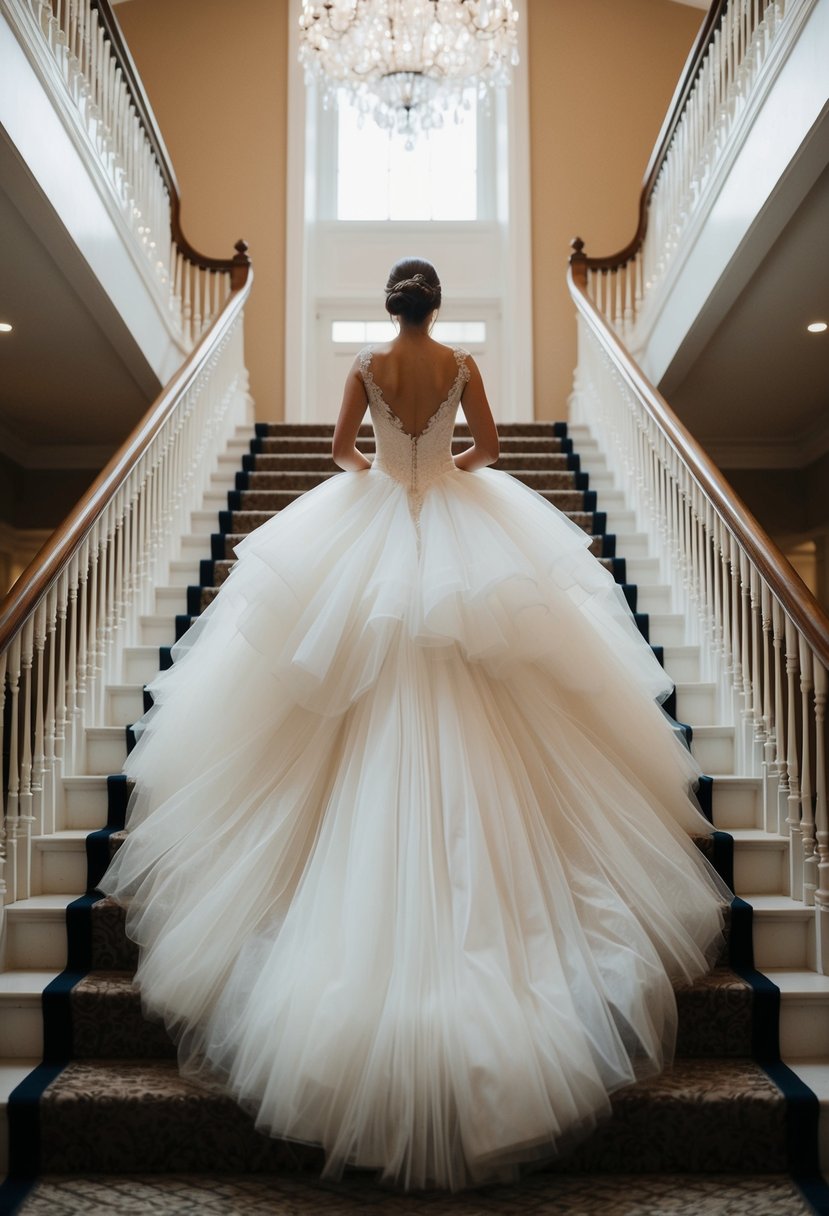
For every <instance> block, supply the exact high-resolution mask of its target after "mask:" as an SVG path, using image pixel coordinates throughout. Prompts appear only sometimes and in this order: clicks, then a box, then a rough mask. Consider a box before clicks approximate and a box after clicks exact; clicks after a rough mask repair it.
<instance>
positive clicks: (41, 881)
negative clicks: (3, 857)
mask: <svg viewBox="0 0 829 1216" xmlns="http://www.w3.org/2000/svg"><path fill="white" fill-rule="evenodd" d="M87 835H88V833H87V832H86V831H85V829H83V828H80V829H79V828H67V829H64V830H63V831H60V832H52V833H51V834H50V835H48V836H33V837H32V891H33V892H34V893H41V894H44V895H62V894H66V895H72V897H73V898H74V897H75V896H77V895H78V893H79V892H81V891H84V890H85V889H86V837H87Z"/></svg>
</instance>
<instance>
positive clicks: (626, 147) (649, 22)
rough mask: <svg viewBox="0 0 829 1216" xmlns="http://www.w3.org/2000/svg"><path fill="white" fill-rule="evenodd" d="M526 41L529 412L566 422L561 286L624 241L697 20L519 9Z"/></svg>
mask: <svg viewBox="0 0 829 1216" xmlns="http://www.w3.org/2000/svg"><path fill="white" fill-rule="evenodd" d="M527 5H528V20H529V37H530V128H531V130H530V136H531V146H530V155H531V165H532V216H533V218H532V243H533V342H534V347H535V368H534V370H535V412H536V417H538V418H563V417H565V416H566V400H567V395H568V393H569V392H570V389H571V387H572V375H573V367H574V365H575V359H576V330H575V321H574V317H573V306H572V304H571V302H570V296H569V293H568V291H567V287H566V283H565V273H566V265H567V256H568V253H569V243H570V240H571V238H572V237H574V236H580V237H581V238H582V240H584V242H585V245H586V252H587V253H588V254H593V255H596V256H597V255H600V254H607V253H614V252H615V251H616V250H618V249H621V248H622V247H623V246H624V245H626V244H627V242H628V241H629V240H630V239H631V237H632V236H633V234H634V232H635V230H636V222H637V216H638V205H639V191H640V186H641V182H642V177H643V175H644V170H645V166H646V164H647V162H648V158H649V156H650V153H651V150H652V148H653V145H654V143H655V141H656V137H657V134H658V133H659V128H660V126H661V123H662V119H663V118H664V115H665V111H666V110H667V107H668V104H669V102H670V100H671V96H672V95H673V91H674V88H675V87H676V84H677V81H678V79H679V75H680V72H681V71H682V66H683V64H684V62H685V58H686V56H687V54H688V52H689V50H690V49H691V46H692V44H693V41H694V38H695V36H696V33H697V30H698V29H699V26H700V22H701V20H702V16H703V14H702V13H701V12H700V10H699V9H694V8H690V7H688V6H686V5H684V4H669V3H667V2H666V0H578V3H577V4H572V3H566V2H565V0H527Z"/></svg>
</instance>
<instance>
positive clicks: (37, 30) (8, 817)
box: [0, 0, 252, 939]
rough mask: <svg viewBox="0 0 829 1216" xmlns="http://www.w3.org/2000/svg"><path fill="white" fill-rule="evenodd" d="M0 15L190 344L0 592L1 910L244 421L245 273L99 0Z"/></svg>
mask: <svg viewBox="0 0 829 1216" xmlns="http://www.w3.org/2000/svg"><path fill="white" fill-rule="evenodd" d="M0 15H2V16H3V17H4V18H5V19H6V20H7V21H8V22H9V24H10V26H11V27H12V29H13V30H14V31H15V34H16V36H17V38H18V40H19V42H20V44H21V46H23V47H24V49H25V51H26V54H27V56H28V58H29V61H30V63H31V64H32V65H33V67H34V68H35V70H36V71H37V72H38V74H39V78H40V80H41V82H42V84H43V86H44V88H45V89H46V90H47V91H48V92H49V95H50V97H51V99H52V102H53V104H54V105H55V107H56V109H57V111H58V113H59V114H60V115H61V118H62V121H63V122H64V124H65V126H66V128H67V130H69V131H70V133H71V134H72V136H73V138H74V139H75V141H76V146H77V147H78V148H79V149H80V150H81V151H82V154H83V155H84V158H85V161H86V164H87V166H88V167H89V169H90V172H93V173H95V174H97V177H98V182H99V185H102V188H104V189H105V190H106V191H108V192H109V198H110V202H111V203H112V204H113V206H112V207H111V214H114V215H117V216H120V220H121V221H122V223H121V233H122V239H123V240H124V242H125V244H127V246H131V247H132V249H133V253H134V254H136V260H137V261H138V262H139V264H142V265H143V267H144V271H145V279H146V281H148V282H149V283H151V285H152V287H153V290H154V291H155V292H156V298H157V299H158V300H159V303H160V305H161V306H162V309H163V310H165V311H166V315H167V316H168V319H169V322H170V324H171V327H172V332H173V333H174V334H175V335H176V336H177V338H178V340H179V341H180V343H181V345H182V347H183V348H184V349H185V350H188V351H189V352H190V353H189V356H188V357H187V358H186V361H185V362H184V363H183V366H182V367H181V368H180V370H179V371H178V372H177V373H176V374H175V375H174V376H173V378H172V379H171V380H170V382H169V383H168V384H167V386H166V387H165V388H164V389H163V390H162V392H161V394H160V395H159V396H158V398H157V399H156V401H155V402H154V403H153V405H152V406H151V407H150V409H149V411H148V412H147V414H146V415H145V417H144V418H143V419H142V420H141V422H139V424H138V425H137V426H136V428H135V430H134V431H133V432H132V434H131V435H130V436H129V438H128V439H127V440H126V442H125V443H124V444H123V445H122V446H121V448H120V449H119V450H118V452H116V454H115V455H114V456H113V457H112V459H111V460H110V461H109V463H108V464H107V466H106V467H105V468H104V469H103V471H102V472H101V474H100V475H99V476H98V477H97V478H96V480H95V482H94V483H93V485H92V486H91V487H90V489H89V490H88V491H87V493H86V494H85V495H84V497H83V498H82V499H81V500H80V502H79V503H78V504H77V506H76V507H75V509H74V510H73V511H72V513H71V514H70V515H69V517H68V518H67V519H66V520H65V522H64V523H63V524H62V525H61V527H60V528H58V529H57V531H56V532H55V533H54V534H53V535H52V537H51V538H50V539H49V541H48V542H47V543H46V544H45V545H44V547H43V548H42V549H41V551H40V552H39V554H38V555H37V556H36V557H35V559H34V561H33V562H32V563H31V564H30V565H29V566H28V568H27V569H26V570H25V571H24V573H23V574H22V575H21V577H20V578H19V579H18V580H17V582H16V583H15V584H14V586H13V588H12V590H11V592H10V593H9V595H8V596H7V597H6V599H5V600H3V601H2V603H0V755H2V764H1V765H0V911H2V906H3V904H5V903H9V902H11V901H13V900H16V899H22V898H25V897H27V896H28V895H29V894H30V892H31V887H32V882H31V879H32V872H31V859H32V837H33V835H47V834H49V833H51V832H54V831H55V830H57V825H58V824H59V823H60V822H61V813H62V806H63V797H64V788H63V778H64V777H66V776H71V775H73V774H77V773H82V772H84V771H85V762H86V755H85V752H86V749H87V746H89V745H90V738H91V737H90V731H92V732H93V734H94V729H95V728H96V727H100V726H101V725H102V724H103V723H104V722H105V719H106V712H105V710H106V698H107V685H108V684H109V683H111V682H113V681H115V680H119V679H120V678H121V667H122V659H123V654H124V649H125V647H126V646H127V645H130V644H132V643H133V642H134V641H135V639H136V637H137V636H138V635H139V631H140V618H141V615H142V614H143V613H147V612H149V611H151V610H152V607H153V596H154V587H155V585H156V583H157V582H158V581H159V580H160V579H162V578H164V577H166V568H167V563H168V562H169V560H170V559H171V558H172V557H174V556H175V555H176V546H177V543H178V538H179V536H180V535H181V534H182V533H183V532H184V531H186V530H187V529H188V527H189V516H190V512H191V511H193V510H196V509H198V508H199V507H200V505H201V503H202V498H203V494H204V491H205V490H206V488H207V486H208V485H209V481H210V475H211V472H212V470H213V468H214V467H215V464H216V459H217V457H218V455H219V453H220V452H221V451H222V450H223V449H224V447H225V444H226V442H227V439H228V438H229V436H230V435H232V434H233V432H234V430H235V428H236V426H238V425H240V424H243V423H248V422H250V421H251V419H252V408H251V406H252V403H251V400H250V396H249V393H248V377H247V371H246V368H245V359H244V343H243V313H244V304H245V301H246V299H247V296H248V294H249V292H250V287H251V283H252V272H251V268H250V260H249V258H248V256H247V246H246V244H245V242H244V241H239V242H237V244H236V252H235V255H234V256H233V257H232V258H210V257H205V256H204V255H203V254H200V253H198V252H197V251H196V250H195V249H193V247H192V246H191V245H190V244H189V243H188V241H187V240H186V238H185V237H184V234H183V233H182V230H181V223H180V210H181V205H180V199H179V192H178V186H177V184H176V179H175V174H174V173H173V169H172V166H171V164H170V159H169V156H168V154H167V151H166V149H165V147H164V142H163V140H162V138H161V135H160V133H159V130H158V126H157V123H156V121H155V117H154V115H153V113H152V109H151V108H150V105H149V102H148V100H147V97H146V94H145V92H144V89H143V86H142V84H141V81H140V79H139V76H138V73H137V71H136V69H135V65H134V63H133V61H132V58H131V56H130V54H129V51H128V49H127V47H126V44H125V43H124V40H123V37H122V35H121V31H120V28H119V26H118V23H117V21H116V19H115V16H114V14H113V11H112V8H111V6H110V4H109V0H0ZM142 259H143V262H142ZM0 939H2V932H0Z"/></svg>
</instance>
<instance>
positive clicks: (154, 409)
mask: <svg viewBox="0 0 829 1216" xmlns="http://www.w3.org/2000/svg"><path fill="white" fill-rule="evenodd" d="M226 264H227V266H228V267H230V268H232V269H231V277H232V290H231V295H230V297H229V298H228V300H227V301H226V303H225V305H224V308H223V309H222V311H221V312H220V313H219V315H218V316H217V318H216V320H215V321H214V322H213V323H212V325H211V326H210V327H209V328H208V329H207V330H206V331H205V333H204V335H203V336H202V337H201V338H200V340H199V341H198V342H197V344H196V345H195V347H194V348H193V350H192V352H191V353H190V355H189V356H188V358H187V360H186V362H185V363H183V364H182V366H181V367H180V368H179V370H178V371H177V372H176V373H175V375H174V376H173V378H172V379H171V380H170V381H169V382H168V383H167V384H166V385H165V387H164V388H163V389H162V390H161V392H160V393H159V395H158V397H156V399H155V401H154V402H153V404H152V405H151V406H150V408H149V410H148V411H147V413H146V414H145V415H144V417H143V418H142V419H141V421H140V422H139V423H138V424H137V425H136V426H135V428H134V429H133V431H132V432H131V434H130V435H129V436H128V437H127V439H126V440H125V441H124V443H122V445H121V447H120V448H119V449H118V451H117V452H116V453H115V454H114V455H113V456H112V458H111V459H110V460H109V462H108V464H106V465H105V466H104V468H103V469H102V470H101V472H100V473H99V474H98V476H97V477H96V478H95V480H94V481H93V483H92V485H91V486H90V487H89V489H88V490H87V491H86V493H85V494H84V495H83V497H82V498H81V499H80V501H79V502H78V503H77V504H76V505H75V507H74V508H73V509H72V511H70V513H69V515H68V516H67V517H66V519H65V520H64V521H63V523H62V524H60V525H59V527H58V528H57V529H56V530H55V531H54V532H53V533H52V535H51V536H50V537H49V539H48V540H47V541H46V543H45V544H44V545H43V546H42V548H41V549H40V550H39V552H38V553H37V554H36V555H35V557H34V558H33V559H32V561H31V562H30V563H29V565H28V566H27V567H26V569H25V570H24V571H23V573H22V574H21V576H20V578H18V579H17V581H16V582H15V583H14V585H13V586H12V588H11V590H10V591H9V593H8V595H6V597H5V598H4V599H3V600H2V601H0V654H1V653H3V652H4V651H5V650H6V648H7V647H8V645H9V644H10V643H11V641H12V640H13V638H14V637H15V635H16V634H17V632H18V631H19V630H20V629H21V628H22V626H23V625H24V623H25V622H26V620H27V619H28V618H29V616H30V615H31V613H32V612H33V611H34V609H35V607H36V606H37V604H38V603H39V602H40V600H41V598H42V596H43V595H44V594H45V592H46V591H47V590H48V589H49V587H50V586H51V585H52V583H53V582H54V581H55V579H56V578H57V577H58V576H59V574H60V573H61V571H62V570H63V569H64V568H65V566H66V564H67V563H68V562H69V561H70V559H71V558H72V556H73V555H74V554H75V553H76V552H77V551H78V550H79V548H80V546H81V545H82V544H83V541H84V539H85V538H86V537H87V536H88V535H89V532H90V531H91V529H92V528H93V526H94V524H95V522H96V520H97V519H99V517H100V516H101V514H102V512H103V510H104V508H105V507H106V506H107V504H108V503H110V502H111V501H112V499H113V498H114V497H115V495H116V494H117V492H118V491H119V490H120V489H121V487H122V486H123V485H124V483H125V482H126V480H127V478H128V477H129V475H130V473H131V472H132V470H133V469H134V467H135V465H136V462H137V461H138V460H140V458H141V456H142V455H143V453H144V452H145V451H146V450H147V448H148V447H149V446H150V443H151V442H152V440H153V438H154V436H155V435H157V434H158V432H159V430H160V429H161V427H162V426H163V425H164V423H165V422H166V421H167V418H168V417H169V415H170V414H171V413H172V411H173V409H174V408H175V405H176V402H177V401H178V400H179V398H180V397H181V395H182V393H184V392H185V391H186V389H187V388H188V387H189V385H190V384H192V382H193V381H194V380H195V378H196V376H198V375H199V374H200V372H201V370H202V368H203V367H204V366H205V364H206V363H207V362H208V361H209V359H210V358H211V356H212V355H213V353H214V352H215V351H216V350H217V348H218V346H219V344H220V342H221V340H222V338H223V337H224V335H225V334H226V333H227V331H228V329H229V328H230V326H231V325H232V323H233V321H234V320H235V318H236V316H237V315H238V313H239V311H240V310H241V308H242V307H243V306H244V303H245V300H246V299H247V297H248V295H249V293H250V289H251V284H252V282H253V269H252V267H251V263H250V258H249V257H248V255H247V245H246V243H245V242H244V241H237V242H236V255H235V257H233V258H230V259H228V260H227V263H226Z"/></svg>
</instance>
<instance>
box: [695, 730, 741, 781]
mask: <svg viewBox="0 0 829 1216" xmlns="http://www.w3.org/2000/svg"><path fill="white" fill-rule="evenodd" d="M691 751H692V752H693V753H694V757H695V759H696V761H697V763H698V764H699V766H700V768H701V769H702V771H703V772H704V773H707V774H708V776H709V777H716V776H718V775H719V774H721V773H733V772H734V727H733V726H695V727H694V739H693V743H692V744H691Z"/></svg>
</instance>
